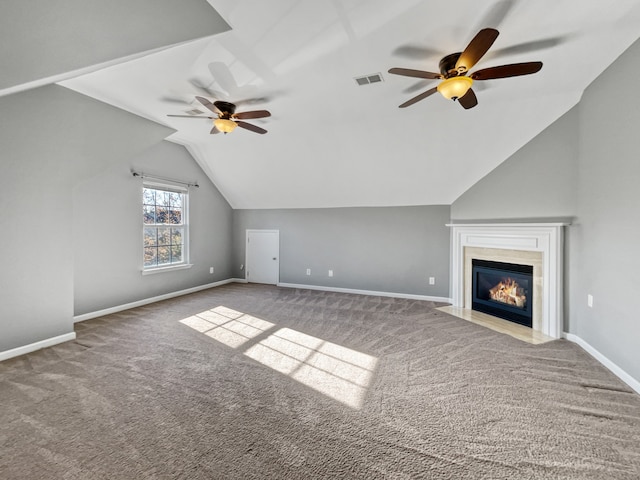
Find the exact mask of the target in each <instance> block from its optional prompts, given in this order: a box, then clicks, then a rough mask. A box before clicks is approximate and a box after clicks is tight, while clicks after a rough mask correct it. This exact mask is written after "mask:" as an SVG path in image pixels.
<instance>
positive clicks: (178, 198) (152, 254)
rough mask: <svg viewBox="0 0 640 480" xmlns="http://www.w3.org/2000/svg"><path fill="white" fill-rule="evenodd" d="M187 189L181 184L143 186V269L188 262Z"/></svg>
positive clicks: (148, 269)
mask: <svg viewBox="0 0 640 480" xmlns="http://www.w3.org/2000/svg"><path fill="white" fill-rule="evenodd" d="M187 203H188V193H187V191H186V190H181V189H179V188H177V187H176V188H169V187H160V186H155V185H146V184H145V185H144V186H143V188H142V217H143V249H144V262H143V266H144V270H146V271H150V270H154V269H161V268H163V267H171V266H178V265H186V264H188V263H189V261H188V260H189V259H188V256H187V253H188V244H187V236H188V230H187V228H188V227H187V225H188V224H187Z"/></svg>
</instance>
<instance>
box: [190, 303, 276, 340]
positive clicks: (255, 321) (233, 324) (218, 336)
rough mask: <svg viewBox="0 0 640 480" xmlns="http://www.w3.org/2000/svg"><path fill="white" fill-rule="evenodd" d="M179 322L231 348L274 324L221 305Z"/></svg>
mask: <svg viewBox="0 0 640 480" xmlns="http://www.w3.org/2000/svg"><path fill="white" fill-rule="evenodd" d="M180 323H182V324H184V325H186V326H188V327H191V328H193V329H194V330H196V331H198V332H200V333H203V334H205V335H207V336H208V337H211V338H213V339H214V340H217V341H218V342H221V343H224V344H225V345H227V346H229V347H231V348H238V347H240V346H242V345H243V344H245V343H246V342H247V341H249V340H251V339H252V338H255V337H257V336H258V335H260V334H261V333H264V332H265V331H267V330H269V329H270V328H273V327H274V326H275V325H274V324H273V323H271V322H267V321H266V320H262V319H261V318H257V317H254V316H251V315H247V314H246V313H242V312H238V311H236V310H232V309H230V308H227V307H223V306H219V307H216V308H212V309H210V310H206V311H204V312H200V313H198V314H196V315H192V316H191V317H187V318H184V319H182V320H180Z"/></svg>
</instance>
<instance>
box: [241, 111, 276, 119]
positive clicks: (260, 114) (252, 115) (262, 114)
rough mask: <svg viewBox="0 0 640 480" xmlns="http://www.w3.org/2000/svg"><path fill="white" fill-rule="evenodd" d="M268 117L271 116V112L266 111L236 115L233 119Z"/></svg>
mask: <svg viewBox="0 0 640 480" xmlns="http://www.w3.org/2000/svg"><path fill="white" fill-rule="evenodd" d="M270 116H271V112H269V111H268V110H253V111H251V112H240V113H236V114H235V115H234V118H240V119H245V120H246V119H249V118H265V117H270Z"/></svg>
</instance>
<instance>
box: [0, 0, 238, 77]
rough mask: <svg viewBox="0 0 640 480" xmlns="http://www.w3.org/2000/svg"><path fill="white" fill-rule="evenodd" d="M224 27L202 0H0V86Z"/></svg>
mask: <svg viewBox="0 0 640 480" xmlns="http://www.w3.org/2000/svg"><path fill="white" fill-rule="evenodd" d="M228 29H229V26H228V25H227V23H226V22H225V21H224V20H223V19H222V18H221V17H220V15H218V13H217V12H216V11H215V10H214V9H213V8H212V7H211V6H210V5H209V4H208V3H207V2H206V0H180V1H175V0H135V1H131V0H109V1H108V2H105V1H103V0H65V1H64V2H52V1H50V0H2V1H1V2H0V64H2V69H0V89H2V88H6V87H11V86H14V85H18V84H21V83H25V82H30V81H33V80H36V79H40V78H44V77H49V76H52V75H57V74H61V73H64V72H69V71H72V70H76V69H79V68H83V67H87V66H89V65H95V64H98V63H102V62H106V61H109V60H113V59H116V58H119V57H123V56H126V55H131V54H134V53H138V52H144V51H147V50H151V49H155V48H158V47H163V46H166V45H172V44H175V43H178V42H183V41H185V40H191V39H194V38H199V37H204V36H208V35H213V34H216V33H220V32H223V31H226V30H228Z"/></svg>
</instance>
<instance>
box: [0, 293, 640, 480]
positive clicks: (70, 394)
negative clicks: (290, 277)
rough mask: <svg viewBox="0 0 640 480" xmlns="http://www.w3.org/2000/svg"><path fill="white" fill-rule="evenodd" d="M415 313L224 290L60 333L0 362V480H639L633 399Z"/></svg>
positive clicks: (594, 366) (329, 296)
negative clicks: (56, 341) (72, 337)
mask: <svg viewBox="0 0 640 480" xmlns="http://www.w3.org/2000/svg"><path fill="white" fill-rule="evenodd" d="M435 306H436V305H435V304H433V303H430V302H423V301H414V300H402V299H393V298H382V297H367V296H360V295H349V294H340V293H327V292H318V291H308V290H295V289H285V288H276V287H271V286H261V285H240V284H232V285H227V286H224V287H219V288H216V289H211V290H207V291H203V292H199V293H196V294H192V295H188V296H185V297H181V298H177V299H173V300H168V301H164V302H160V303H157V304H153V305H148V306H145V307H140V308H136V309H133V310H129V311H126V312H121V313H118V314H114V315H109V316H106V317H102V318H99V319H95V320H91V321H87V322H83V323H80V324H77V325H76V330H77V334H78V338H77V340H76V341H74V342H68V343H66V344H62V345H58V346H56V347H52V348H48V349H45V350H41V351H39V352H35V353H33V354H30V355H25V356H23V357H19V358H16V359H12V360H9V361H5V362H2V363H0V478H2V479H128V480H129V479H147V478H149V479H154V478H160V479H173V478H179V479H305V480H306V479H316V478H318V479H320V478H326V479H414V478H424V479H474V480H479V479H510V480H517V479H536V480H537V479H576V480H587V479H607V480H611V479H628V480H631V479H635V480H637V479H638V478H640V396H638V395H637V394H635V393H634V392H632V391H631V390H630V389H629V388H628V387H627V386H626V385H624V384H623V383H622V382H621V381H619V380H618V379H617V378H616V377H615V376H614V375H613V374H611V373H610V372H608V371H607V370H606V369H605V368H604V367H602V366H601V365H600V364H598V363H597V362H596V361H595V360H594V359H593V358H591V357H590V356H589V355H588V354H587V353H585V352H584V351H583V350H581V349H580V348H579V347H578V346H576V345H574V344H571V343H568V342H566V341H563V340H559V341H554V342H550V343H547V344H544V345H528V344H525V343H522V342H520V341H518V340H516V339H513V338H511V337H508V336H505V335H502V334H499V333H496V332H494V331H491V330H488V329H485V328H483V327H481V326H478V325H474V324H471V323H469V322H466V321H464V320H461V319H458V318H455V317H452V316H449V315H447V314H445V313H443V312H439V311H437V310H435V308H434V307H435Z"/></svg>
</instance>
